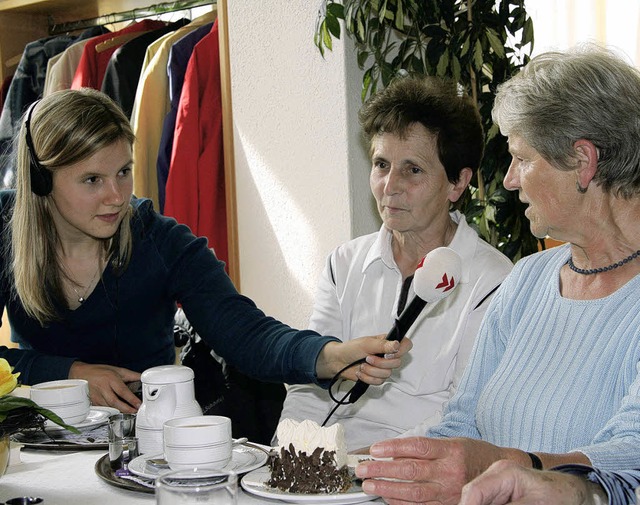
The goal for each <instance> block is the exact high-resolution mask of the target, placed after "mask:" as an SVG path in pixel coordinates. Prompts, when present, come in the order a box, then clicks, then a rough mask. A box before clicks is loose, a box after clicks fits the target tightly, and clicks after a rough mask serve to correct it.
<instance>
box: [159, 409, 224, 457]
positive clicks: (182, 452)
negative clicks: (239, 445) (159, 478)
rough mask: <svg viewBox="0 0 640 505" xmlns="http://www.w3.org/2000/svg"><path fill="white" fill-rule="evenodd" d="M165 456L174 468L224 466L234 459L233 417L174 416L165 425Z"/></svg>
mask: <svg viewBox="0 0 640 505" xmlns="http://www.w3.org/2000/svg"><path fill="white" fill-rule="evenodd" d="M163 439H164V441H163V448H164V459H166V460H167V463H169V467H171V468H172V469H174V470H179V469H186V468H195V467H198V468H221V467H224V466H225V465H227V464H228V463H229V461H231V451H232V438H231V419H229V418H228V417H222V416H193V417H182V418H178V419H171V420H169V421H166V422H165V423H164V428H163Z"/></svg>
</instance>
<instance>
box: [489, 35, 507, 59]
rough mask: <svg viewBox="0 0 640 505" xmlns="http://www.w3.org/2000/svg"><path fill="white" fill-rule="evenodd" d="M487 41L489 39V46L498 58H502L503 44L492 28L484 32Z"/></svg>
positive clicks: (503, 54) (503, 55)
mask: <svg viewBox="0 0 640 505" xmlns="http://www.w3.org/2000/svg"><path fill="white" fill-rule="evenodd" d="M486 35H487V39H489V44H491V48H492V49H493V50H494V51H495V53H496V54H497V55H498V57H499V58H504V57H505V53H504V44H503V43H502V40H500V37H498V34H497V33H496V32H495V30H493V29H492V28H488V29H487V31H486Z"/></svg>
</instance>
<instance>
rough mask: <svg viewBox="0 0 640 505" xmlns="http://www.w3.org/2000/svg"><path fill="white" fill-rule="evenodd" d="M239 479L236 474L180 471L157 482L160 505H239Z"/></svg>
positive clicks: (212, 471) (157, 496)
mask: <svg viewBox="0 0 640 505" xmlns="http://www.w3.org/2000/svg"><path fill="white" fill-rule="evenodd" d="M237 500H238V478H237V475H236V474H235V472H232V471H218V470H204V469H198V468H194V469H192V470H178V471H175V472H168V473H165V474H162V475H160V477H158V478H157V479H156V504H157V505H178V504H180V505H196V504H198V505H201V504H203V503H215V504H216V505H236V504H237Z"/></svg>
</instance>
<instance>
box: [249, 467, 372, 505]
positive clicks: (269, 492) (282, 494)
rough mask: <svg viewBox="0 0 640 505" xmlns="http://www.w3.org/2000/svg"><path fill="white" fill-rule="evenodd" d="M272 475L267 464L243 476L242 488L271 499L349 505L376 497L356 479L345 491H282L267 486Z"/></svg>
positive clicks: (327, 504)
mask: <svg viewBox="0 0 640 505" xmlns="http://www.w3.org/2000/svg"><path fill="white" fill-rule="evenodd" d="M270 476H271V475H270V472H269V468H268V467H266V466H265V467H263V468H258V469H256V470H253V471H252V472H250V473H248V474H246V475H245V476H244V477H242V480H241V481H240V484H241V486H242V489H244V490H245V491H246V492H247V493H251V494H253V495H255V496H259V497H261V498H269V499H271V500H279V501H283V502H289V503H309V504H326V505H348V504H351V503H361V502H364V501H370V500H375V499H376V497H375V496H372V495H368V494H365V493H364V492H363V491H362V488H361V487H360V485H359V484H357V483H356V481H354V482H353V484H352V485H351V488H350V489H348V490H347V491H346V492H345V493H334V494H301V493H289V492H287V491H280V490H279V489H275V488H272V487H269V486H267V481H268V480H269V478H270Z"/></svg>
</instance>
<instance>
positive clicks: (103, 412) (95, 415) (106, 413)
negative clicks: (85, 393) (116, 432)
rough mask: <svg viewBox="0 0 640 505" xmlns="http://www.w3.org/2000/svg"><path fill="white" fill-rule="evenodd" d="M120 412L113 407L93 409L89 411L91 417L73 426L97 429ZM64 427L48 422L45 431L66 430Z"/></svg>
mask: <svg viewBox="0 0 640 505" xmlns="http://www.w3.org/2000/svg"><path fill="white" fill-rule="evenodd" d="M119 413H120V411H119V410H118V409H114V408H113V407H91V410H89V415H88V416H87V418H86V419H85V420H84V421H82V422H81V423H76V424H74V425H73V427H74V428H78V429H81V428H87V427H89V426H91V427H92V428H95V427H96V426H100V425H101V424H106V423H107V422H108V421H109V417H110V416H112V415H114V414H119ZM64 429H65V428H63V427H62V426H60V425H59V424H56V423H53V422H51V421H47V422H46V423H45V430H47V431H56V430H64Z"/></svg>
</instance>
